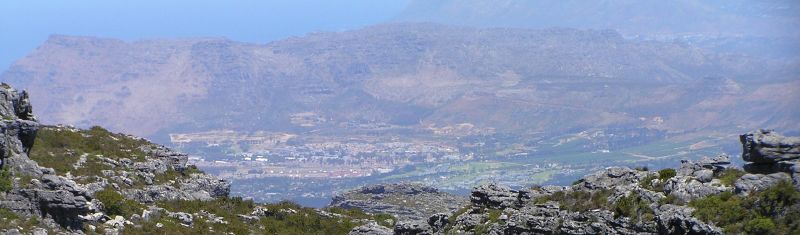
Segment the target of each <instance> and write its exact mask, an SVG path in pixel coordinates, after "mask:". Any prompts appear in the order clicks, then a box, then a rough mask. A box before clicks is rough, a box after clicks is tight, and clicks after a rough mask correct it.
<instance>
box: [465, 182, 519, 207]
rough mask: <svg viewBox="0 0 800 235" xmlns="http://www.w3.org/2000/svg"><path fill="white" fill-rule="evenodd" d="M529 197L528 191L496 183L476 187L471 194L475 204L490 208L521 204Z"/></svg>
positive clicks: (471, 199)
mask: <svg viewBox="0 0 800 235" xmlns="http://www.w3.org/2000/svg"><path fill="white" fill-rule="evenodd" d="M527 199H530V196H529V195H528V194H527V193H526V192H520V191H517V190H512V189H511V188H509V187H507V186H502V185H497V184H494V183H490V184H484V185H480V186H478V187H475V188H474V189H473V190H472V193H471V195H470V201H471V202H472V204H473V205H477V206H483V207H489V208H506V207H514V206H519V205H521V204H522V202H523V201H525V200H527Z"/></svg>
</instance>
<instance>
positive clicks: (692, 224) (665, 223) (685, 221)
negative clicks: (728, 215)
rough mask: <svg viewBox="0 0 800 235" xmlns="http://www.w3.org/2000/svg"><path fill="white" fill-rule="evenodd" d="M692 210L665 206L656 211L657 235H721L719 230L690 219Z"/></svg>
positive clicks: (683, 207) (692, 218)
mask: <svg viewBox="0 0 800 235" xmlns="http://www.w3.org/2000/svg"><path fill="white" fill-rule="evenodd" d="M692 211H693V209H691V208H689V207H685V206H676V205H670V204H665V205H663V206H661V207H660V208H659V210H657V211H656V224H657V225H658V233H659V234H722V231H721V229H720V228H718V227H715V226H712V225H709V224H706V223H704V222H702V221H700V220H698V219H696V218H694V217H692Z"/></svg>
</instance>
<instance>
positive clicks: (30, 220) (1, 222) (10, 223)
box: [0, 208, 41, 233]
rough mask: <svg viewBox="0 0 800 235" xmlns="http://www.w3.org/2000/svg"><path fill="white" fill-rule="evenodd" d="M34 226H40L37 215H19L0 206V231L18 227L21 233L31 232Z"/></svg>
mask: <svg viewBox="0 0 800 235" xmlns="http://www.w3.org/2000/svg"><path fill="white" fill-rule="evenodd" d="M36 227H41V220H40V219H39V217H36V216H32V217H24V216H19V215H17V214H16V213H14V212H13V211H11V210H9V209H6V208H0V231H3V230H5V229H18V230H19V231H20V232H22V233H31V232H32V231H33V228H36Z"/></svg>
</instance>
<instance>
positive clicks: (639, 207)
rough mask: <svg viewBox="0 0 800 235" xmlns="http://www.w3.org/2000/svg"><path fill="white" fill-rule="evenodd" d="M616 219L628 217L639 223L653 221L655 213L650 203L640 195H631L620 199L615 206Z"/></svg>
mask: <svg viewBox="0 0 800 235" xmlns="http://www.w3.org/2000/svg"><path fill="white" fill-rule="evenodd" d="M612 207H613V210H612V211H614V216H615V217H623V216H624V217H628V218H631V220H633V221H636V222H638V223H642V222H648V221H652V220H653V218H655V212H653V209H650V206H649V203H648V202H647V201H645V200H643V199H642V198H641V197H640V196H638V195H629V196H625V197H622V198H620V199H618V200H617V201H616V202H615V203H614V204H613V205H612Z"/></svg>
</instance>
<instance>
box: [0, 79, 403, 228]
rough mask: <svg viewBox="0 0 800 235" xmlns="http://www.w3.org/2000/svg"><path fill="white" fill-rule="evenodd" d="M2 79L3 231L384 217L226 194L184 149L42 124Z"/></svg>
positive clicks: (327, 223) (353, 221)
mask: <svg viewBox="0 0 800 235" xmlns="http://www.w3.org/2000/svg"><path fill="white" fill-rule="evenodd" d="M32 110H33V109H32V107H31V105H30V102H29V101H28V95H27V93H26V92H24V91H22V92H20V91H17V90H15V89H14V88H12V87H10V86H8V85H6V84H2V85H0V115H2V117H3V119H2V121H0V235H4V234H37V235H39V234H319V233H332V234H342V233H347V231H350V230H351V229H352V228H354V227H356V226H358V225H361V224H364V223H366V221H382V222H381V224H383V225H391V224H393V223H394V218H393V217H391V216H388V215H373V214H366V213H363V212H361V211H358V210H346V209H340V208H325V209H313V208H305V207H301V206H299V205H297V204H294V203H291V202H282V203H276V204H257V203H254V202H253V201H252V200H244V199H242V198H237V197H230V196H229V192H230V183H229V182H226V181H223V180H220V179H218V178H216V177H214V176H211V175H207V174H205V173H203V172H201V171H200V170H198V169H197V168H196V167H194V166H192V165H188V164H187V155H185V154H182V153H178V152H174V151H172V150H170V149H168V148H166V147H164V146H160V145H157V144H153V143H150V142H149V141H147V140H145V139H142V138H138V137H134V136H129V135H123V134H116V133H111V132H109V131H107V130H105V129H103V128H101V127H92V128H91V129H88V130H82V129H77V128H73V127H67V126H43V125H40V124H39V123H38V122H37V121H36V117H35V116H34V115H33V112H32Z"/></svg>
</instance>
